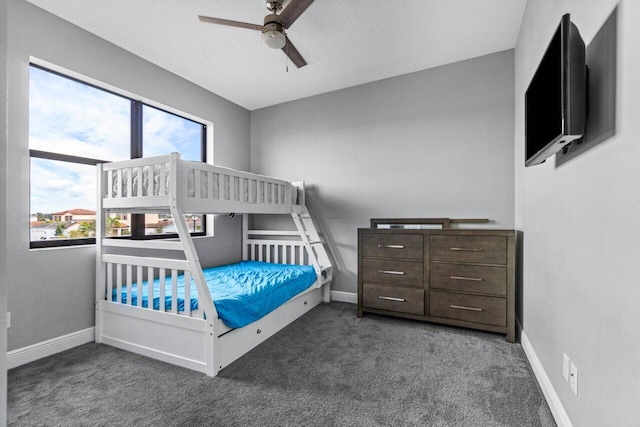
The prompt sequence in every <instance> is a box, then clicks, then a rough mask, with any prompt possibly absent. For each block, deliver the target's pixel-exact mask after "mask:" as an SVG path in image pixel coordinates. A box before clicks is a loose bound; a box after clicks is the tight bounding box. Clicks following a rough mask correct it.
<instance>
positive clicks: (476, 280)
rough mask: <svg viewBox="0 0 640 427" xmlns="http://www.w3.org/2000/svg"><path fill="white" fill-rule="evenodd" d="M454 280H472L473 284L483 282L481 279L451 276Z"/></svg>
mask: <svg viewBox="0 0 640 427" xmlns="http://www.w3.org/2000/svg"><path fill="white" fill-rule="evenodd" d="M451 278H452V279H453V280H470V281H472V282H482V279H481V278H480V277H464V276H451Z"/></svg>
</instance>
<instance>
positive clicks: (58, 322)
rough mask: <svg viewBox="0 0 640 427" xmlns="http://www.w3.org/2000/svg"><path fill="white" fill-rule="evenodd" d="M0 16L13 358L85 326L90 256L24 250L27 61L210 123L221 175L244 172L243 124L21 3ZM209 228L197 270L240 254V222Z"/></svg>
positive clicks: (206, 98) (89, 312)
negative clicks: (214, 232)
mask: <svg viewBox="0 0 640 427" xmlns="http://www.w3.org/2000/svg"><path fill="white" fill-rule="evenodd" d="M8 12H9V15H8V16H9V19H8V82H9V92H8V106H9V115H8V123H9V125H8V131H9V141H10V143H9V146H8V158H9V159H11V161H10V162H9V164H8V167H7V168H6V169H5V168H2V173H3V174H5V175H3V178H6V180H7V181H8V191H7V192H6V195H7V199H6V203H7V206H8V207H10V208H9V209H6V208H5V207H4V206H2V207H3V210H2V220H3V221H4V223H3V224H2V226H3V227H4V226H5V225H6V227H7V239H6V241H8V242H11V248H10V251H8V253H7V261H8V270H7V276H8V283H9V286H8V309H9V311H11V313H12V322H11V323H12V325H11V328H10V329H9V336H8V347H9V350H13V349H16V348H21V347H24V346H27V345H30V344H34V343H38V342H42V341H45V340H48V339H51V338H55V337H59V336H62V335H65V334H69V333H72V332H76V331H79V330H82V329H85V328H89V327H91V326H93V325H94V313H93V301H94V293H95V292H94V280H93V278H94V277H95V273H94V272H95V248H94V247H93V246H86V247H71V248H57V249H44V250H29V232H28V231H29V151H28V148H29V145H28V143H29V142H28V82H29V81H28V66H29V61H30V59H29V58H30V56H32V57H36V58H38V59H41V60H44V61H48V62H50V63H53V64H55V65H57V66H60V67H64V68H66V69H69V70H72V71H74V72H76V73H80V74H82V75H84V76H88V77H90V78H93V79H96V80H98V81H101V82H103V83H107V84H109V85H112V86H115V87H118V88H120V89H123V90H126V91H129V92H131V93H134V94H136V95H138V96H141V97H144V98H147V99H151V100H153V101H155V102H158V103H161V104H164V105H166V106H169V107H172V108H175V109H177V110H179V111H183V112H185V113H188V114H192V115H194V116H197V117H201V118H202V119H204V120H209V121H211V122H213V123H214V156H215V161H216V163H217V164H221V165H224V166H229V167H234V168H239V169H245V170H246V169H248V168H249V119H250V115H249V112H248V111H247V110H245V109H243V108H241V107H239V106H237V105H235V104H233V103H231V102H229V101H226V100H225V99H222V98H220V97H219V96H217V95H214V94H212V93H210V92H207V91H205V90H203V89H202V88H200V87H198V86H196V85H194V84H192V83H189V82H187V81H186V80H184V79H182V78H180V77H178V76H176V75H173V74H171V73H169V72H167V71H165V70H163V69H161V68H159V67H157V66H155V65H153V64H151V63H149V62H146V61H144V60H142V59H140V58H139V57H136V56H134V55H132V54H131V53H129V52H127V51H125V50H123V49H121V48H119V47H116V46H114V45H112V44H110V43H107V42H106V41H104V40H102V39H100V38H98V37H96V36H94V35H93V34H90V33H88V32H86V31H83V30H81V29H79V28H78V27H75V26H73V25H71V24H69V23H67V22H66V21H63V20H61V19H59V18H57V17H55V16H53V15H51V14H49V13H47V12H45V11H43V10H41V9H39V8H37V7H35V6H33V5H31V4H29V3H26V2H24V1H22V0H9V1H8ZM2 28H5V27H4V25H3V27H2ZM3 194H5V193H4V192H3ZM5 212H6V216H5V215H4V214H5ZM227 222H228V223H229V224H230V225H231V229H230V228H228V227H227V226H226V223H227ZM223 223H224V224H223ZM216 225H218V227H216V228H218V236H216V237H214V238H202V239H198V242H197V247H198V249H199V250H200V255H201V258H202V259H203V264H213V263H217V262H218V261H220V262H226V261H229V260H235V259H239V257H240V255H241V252H240V235H241V234H240V221H235V222H232V221H229V220H227V219H226V218H223V217H219V218H217V220H216ZM0 230H2V229H1V228H0ZM234 230H235V231H236V232H235V233H234V232H233V231H234ZM3 241H5V240H4V239H3ZM216 257H217V258H216ZM220 257H222V258H224V259H222V258H220ZM221 259H222V261H221ZM3 301H4V299H3Z"/></svg>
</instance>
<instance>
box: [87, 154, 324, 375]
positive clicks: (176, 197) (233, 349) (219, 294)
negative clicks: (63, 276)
mask: <svg viewBox="0 0 640 427" xmlns="http://www.w3.org/2000/svg"><path fill="white" fill-rule="evenodd" d="M97 169H98V177H97V179H98V212H97V214H98V218H97V221H96V236H97V238H96V241H97V245H96V247H97V261H96V262H97V264H96V342H99V343H106V344H110V345H113V346H116V347H120V348H123V349H125V350H129V351H133V352H136V353H140V354H143V355H147V356H150V357H154V358H157V359H160V360H164V361H167V362H170V363H174V364H178V365H180V366H185V367H188V368H190V369H194V370H198V371H201V372H205V373H207V374H208V375H216V374H217V372H218V371H219V370H220V369H222V368H223V367H224V366H227V365H228V364H229V363H231V362H233V361H234V360H235V359H237V358H238V357H240V356H241V355H242V354H244V353H245V352H246V351H249V350H250V349H252V348H253V347H255V346H256V345H258V344H259V343H260V342H262V341H264V340H265V339H267V338H268V337H269V336H271V335H273V334H274V333H276V332H277V331H278V330H280V329H281V328H283V327H284V326H286V325H287V324H288V323H290V322H292V321H293V320H295V319H296V318H298V317H299V316H301V315H302V314H304V313H306V312H307V311H309V310H310V309H311V308H313V307H314V306H315V305H317V304H319V303H320V302H321V301H325V302H329V299H330V282H331V279H332V274H331V273H332V267H331V263H330V261H329V258H328V256H327V252H326V250H325V248H324V245H323V243H322V241H321V239H320V236H319V234H318V231H317V230H316V227H315V224H314V222H313V220H312V219H311V216H310V214H309V211H308V210H307V208H306V206H305V205H304V199H305V195H304V184H303V183H290V182H287V181H284V180H280V179H275V178H271V177H266V176H262V175H258V174H253V173H248V172H243V171H237V170H234V169H230V168H225V167H220V166H214V165H210V164H206V163H198V162H192V161H185V160H182V159H181V158H180V155H179V154H178V153H173V154H170V155H166V156H158V157H150V158H140V159H133V160H126V161H121V162H114V163H105V164H100V165H98V166H97ZM151 212H157V213H160V212H163V213H170V214H171V215H172V217H173V221H174V224H175V227H176V231H177V235H178V238H177V239H150V240H131V239H118V238H110V237H109V236H106V235H105V228H106V227H105V224H106V222H107V218H108V217H109V216H111V215H113V214H116V213H118V214H121V213H151ZM186 213H188V214H228V213H233V214H239V215H238V216H239V217H241V218H242V236H241V238H242V260H243V261H242V262H241V263H239V264H238V265H237V266H236V265H234V266H233V268H232V269H236V267H240V268H251V269H258V270H259V271H263V270H264V271H267V270H268V271H270V272H267V273H265V274H266V275H269V277H271V276H270V275H271V274H272V273H271V271H273V268H274V267H275V268H276V269H277V270H279V271H280V272H281V273H282V275H283V276H286V277H289V276H291V275H292V274H298V273H297V271H296V272H295V273H292V272H291V271H292V268H293V267H295V266H296V265H298V266H300V267H307V268H310V269H311V270H310V271H311V279H306V280H307V282H306V284H304V285H302V286H301V285H300V284H299V283H297V284H295V286H299V287H296V288H293V287H292V286H294V284H292V283H289V282H278V283H274V284H269V286H274V287H275V288H274V289H276V290H275V291H274V292H272V293H270V292H269V290H268V289H267V292H266V293H265V294H264V295H267V296H265V297H264V298H266V299H265V300H264V301H260V300H257V301H256V300H255V299H254V300H247V301H248V302H247V303H246V304H247V307H255V306H261V307H262V306H264V307H267V308H266V309H265V311H264V312H260V313H257V314H254V313H250V315H251V316H254V317H252V318H248V319H249V320H246V321H245V322H244V323H237V322H230V321H229V319H231V318H237V315H236V314H237V313H231V314H229V313H227V312H225V313H223V312H220V313H219V312H218V310H219V309H223V308H224V307H227V306H228V304H226V302H227V301H223V299H224V298H225V297H226V296H227V294H228V293H229V292H228V291H229V289H226V288H225V286H226V285H225V283H227V276H225V277H224V278H223V279H221V280H220V279H219V278H218V279H216V280H218V281H217V282H216V283H213V281H212V280H211V278H212V277H214V276H215V277H218V276H219V274H227V273H226V269H227V267H228V266H220V267H215V268H213V269H210V268H207V269H203V267H202V265H201V264H200V259H199V256H198V252H197V251H196V248H195V245H194V242H193V236H192V235H191V234H190V230H189V228H188V226H187V222H186V219H185V214H186ZM249 214H285V215H290V216H291V219H292V220H293V223H294V225H295V227H291V228H289V229H286V230H273V229H268V230H264V229H261V230H250V229H249ZM292 228H295V230H292ZM236 274H237V273H236ZM252 274H253V272H252ZM260 274H262V273H260ZM239 276H240V277H242V278H245V277H246V276H248V275H247V274H245V271H241V272H240V273H239ZM229 280H231V279H229ZM233 280H235V279H233ZM243 280H244V279H243ZM286 280H288V279H286ZM301 280H302V279H301ZM251 281H253V282H259V284H258V285H257V286H258V287H262V286H263V283H262V282H264V281H263V280H262V279H261V278H260V277H258V278H255V277H253V276H252V278H251V279H250V280H249V282H251ZM309 283H312V285H311V286H309ZM245 285H246V289H249V290H248V291H247V293H248V294H254V293H256V292H255V287H254V285H255V283H248V284H244V283H241V284H240V285H239V286H238V288H239V289H240V288H243V289H244V287H245ZM221 286H222V288H221ZM300 286H301V287H300ZM272 294H273V295H276V296H278V298H281V300H278V301H276V302H274V301H273V300H272V299H271V298H272ZM261 295H262V294H261ZM244 297H245V296H243V295H231V296H230V297H229V298H228V300H232V301H234V304H235V301H236V300H241V299H243V298H244ZM259 298H263V297H259ZM267 299H268V300H267ZM235 306H236V308H235V309H234V310H236V309H238V308H239V309H240V312H242V313H244V312H246V311H248V310H245V311H242V310H243V307H241V306H238V305H237V304H235ZM245 308H246V307H245ZM225 310H226V308H225ZM242 317H243V318H247V317H246V316H244V314H242ZM246 322H249V323H247V324H246V325H245V323H246Z"/></svg>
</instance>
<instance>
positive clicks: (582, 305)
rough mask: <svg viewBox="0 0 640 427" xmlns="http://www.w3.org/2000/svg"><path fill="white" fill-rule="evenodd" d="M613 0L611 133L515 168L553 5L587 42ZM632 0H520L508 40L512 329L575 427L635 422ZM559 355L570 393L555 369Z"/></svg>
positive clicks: (638, 91)
mask: <svg viewBox="0 0 640 427" xmlns="http://www.w3.org/2000/svg"><path fill="white" fill-rule="evenodd" d="M617 4H619V18H618V19H619V21H618V65H617V106H616V111H617V133H616V135H615V136H614V137H612V138H611V139H609V140H607V141H605V142H603V143H601V144H599V145H597V146H595V147H594V148H592V149H591V150H589V151H587V152H585V153H584V154H582V155H581V156H579V157H576V158H575V159H573V160H572V161H570V162H568V163H566V164H564V165H562V166H560V167H556V165H555V161H554V159H553V158H551V159H550V160H548V161H547V162H546V163H544V164H542V165H539V166H535V167H532V168H526V169H525V168H524V166H523V163H524V161H523V159H524V154H523V153H524V120H523V117H524V93H525V91H526V87H527V85H528V83H529V81H530V80H531V77H532V75H533V72H534V71H535V69H536V67H537V65H538V62H539V61H540V58H541V56H542V54H543V52H544V49H545V48H546V46H547V43H548V42H549V40H550V39H551V36H552V34H553V31H555V28H556V26H557V25H558V23H559V22H560V17H561V16H562V15H563V14H564V13H571V18H572V20H573V21H574V22H575V23H576V25H577V26H578V28H579V30H580V33H581V34H582V37H583V38H584V40H585V43H586V44H587V45H588V44H589V43H590V42H591V40H592V39H593V37H594V35H595V34H596V33H597V31H598V30H599V29H600V27H601V26H602V24H603V23H604V22H605V20H606V19H607V18H608V17H609V15H610V13H611V12H612V10H613V9H614V8H615V7H616V5H617ZM639 19H640V3H639V2H637V1H628V0H623V1H621V2H619V0H601V1H588V2H585V1H582V0H529V3H528V5H527V9H526V13H525V16H524V20H523V23H522V28H521V30H520V35H519V38H518V43H517V46H516V49H515V99H516V108H515V140H516V153H515V169H516V226H517V228H518V229H520V230H522V232H523V235H524V244H523V283H522V288H523V302H524V307H523V318H522V323H523V329H524V333H525V334H526V336H527V338H528V339H529V341H530V342H531V345H532V347H533V349H534V351H535V353H536V355H537V357H538V359H539V360H540V363H541V365H542V367H543V369H544V371H545V372H546V374H547V376H548V378H549V380H550V382H551V384H552V386H553V389H554V390H555V392H556V393H557V395H558V398H559V401H560V402H561V404H562V407H564V409H565V411H566V413H567V414H568V416H569V418H570V419H571V421H572V423H573V425H576V426H585V427H586V426H604V425H610V426H614V425H615V426H632V425H633V426H637V425H638V423H639V422H640V405H638V402H639V401H640V381H639V380H640V363H638V362H639V360H640V359H639V356H640V334H639V333H638V320H639V319H640V315H639V314H638V313H639V311H638V301H640V283H639V280H638V278H640V262H638V254H640V233H639V232H638V218H640V191H639V185H640V184H639V183H640V166H639V165H640V144H638V135H640V120H638V118H639V117H640V55H638V41H639V40H640V26H639V25H638V23H639V22H638V21H639ZM563 353H566V354H567V355H568V356H569V357H570V359H571V360H572V361H574V363H575V365H576V367H577V368H578V370H579V379H578V387H579V395H578V396H575V395H573V393H572V392H571V390H570V387H569V384H568V383H567V382H566V381H565V380H564V379H563V377H562V355H563Z"/></svg>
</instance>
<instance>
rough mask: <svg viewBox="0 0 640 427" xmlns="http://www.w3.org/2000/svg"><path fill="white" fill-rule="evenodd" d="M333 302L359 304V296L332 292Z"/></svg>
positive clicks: (350, 293)
mask: <svg viewBox="0 0 640 427" xmlns="http://www.w3.org/2000/svg"><path fill="white" fill-rule="evenodd" d="M331 301H337V302H348V303H350V304H357V303H358V294H355V293H353V292H342V291H331Z"/></svg>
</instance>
